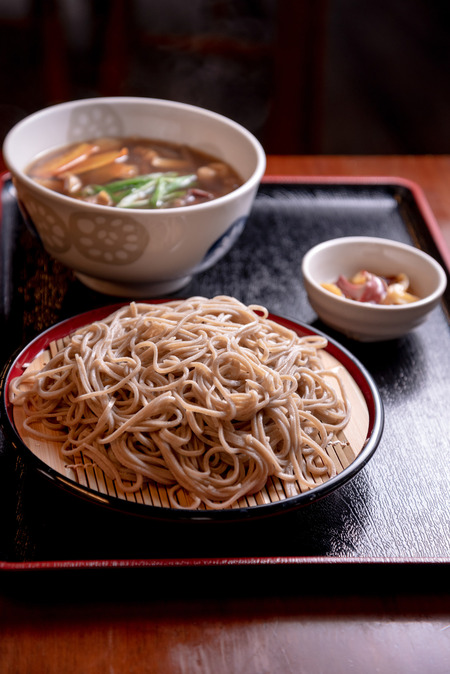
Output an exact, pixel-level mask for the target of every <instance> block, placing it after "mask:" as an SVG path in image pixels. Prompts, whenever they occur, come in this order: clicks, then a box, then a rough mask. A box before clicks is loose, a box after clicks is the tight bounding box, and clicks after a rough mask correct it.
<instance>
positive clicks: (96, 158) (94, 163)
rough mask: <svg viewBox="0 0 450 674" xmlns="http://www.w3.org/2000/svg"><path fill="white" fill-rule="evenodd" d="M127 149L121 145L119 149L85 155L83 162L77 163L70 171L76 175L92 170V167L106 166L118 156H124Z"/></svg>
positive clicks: (118, 157)
mask: <svg viewBox="0 0 450 674" xmlns="http://www.w3.org/2000/svg"><path fill="white" fill-rule="evenodd" d="M127 154H128V150H127V148H126V147H123V148H122V149H121V150H119V151H116V150H111V151H109V152H99V153H98V154H92V155H90V156H89V157H87V158H86V159H85V160H84V161H83V162H81V163H80V164H77V166H75V167H74V168H73V169H72V170H71V171H72V173H75V174H76V175H79V174H80V173H86V172H87V171H93V170H94V169H98V168H101V167H102V166H108V164H112V163H113V162H115V161H117V159H120V157H126V155H127Z"/></svg>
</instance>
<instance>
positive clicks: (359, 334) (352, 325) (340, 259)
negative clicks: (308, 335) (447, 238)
mask: <svg viewBox="0 0 450 674" xmlns="http://www.w3.org/2000/svg"><path fill="white" fill-rule="evenodd" d="M361 270H367V271H369V272H372V273H375V274H379V275H382V276H391V275H392V276H395V275H396V274H400V273H402V272H403V273H405V274H407V276H408V277H409V279H410V282H411V286H412V289H413V292H414V293H415V294H416V295H418V296H419V297H420V298H421V299H420V300H418V301H416V302H411V303H410V304H403V305H395V306H394V305H381V304H368V303H365V302H358V301H355V300H350V299H347V298H345V297H340V296H338V295H335V294H333V293H332V292H330V291H329V290H326V289H325V288H322V286H321V284H322V283H334V282H336V280H337V278H338V277H339V275H341V274H342V275H343V276H345V277H347V278H350V277H352V276H353V275H354V274H356V273H357V272H358V271H361ZM302 273H303V280H304V285H305V288H306V292H307V294H308V298H309V301H310V304H311V306H312V308H313V309H314V311H315V312H316V313H317V315H318V316H319V318H320V319H321V320H322V321H323V322H324V323H325V324H326V325H328V326H330V327H331V328H333V329H335V330H338V331H339V332H341V333H343V334H345V335H347V336H348V337H350V338H352V339H355V340H359V341H364V342H375V341H382V340H388V339H395V338H397V337H400V336H402V335H404V334H406V333H408V332H410V331H411V330H413V329H414V328H415V327H417V326H418V325H420V324H421V323H422V322H423V321H424V320H425V319H426V318H427V316H428V314H429V313H430V311H431V310H432V309H433V308H434V307H435V306H436V305H437V304H438V303H439V301H440V299H441V297H442V295H443V293H444V291H445V288H446V285H447V278H446V274H445V272H444V270H443V269H442V267H441V266H440V264H438V262H436V260H434V259H433V258H432V257H430V256H429V255H427V254H426V253H424V252H423V251H421V250H419V249H417V248H414V247H413V246H410V245H406V244H403V243H399V242H396V241H391V240H389V239H381V238H377V237H365V236H350V237H342V238H339V239H332V240H330V241H324V242H323V243H320V244H318V245H317V246H314V248H311V250H309V251H308V252H307V253H306V255H305V256H304V258H303V262H302Z"/></svg>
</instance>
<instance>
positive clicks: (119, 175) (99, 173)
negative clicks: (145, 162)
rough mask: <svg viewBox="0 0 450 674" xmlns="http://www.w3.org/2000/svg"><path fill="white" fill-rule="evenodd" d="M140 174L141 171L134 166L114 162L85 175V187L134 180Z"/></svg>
mask: <svg viewBox="0 0 450 674" xmlns="http://www.w3.org/2000/svg"><path fill="white" fill-rule="evenodd" d="M138 173H139V169H138V167H137V166H135V165H134V164H124V163H122V162H112V163H111V164H107V165H106V166H100V167H99V168H96V169H92V170H91V171H86V172H85V173H83V184H84V185H103V184H105V183H108V182H111V181H112V180H123V179H125V178H133V177H134V176H136V175H137V174H138Z"/></svg>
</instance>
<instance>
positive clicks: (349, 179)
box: [0, 171, 450, 572]
mask: <svg viewBox="0 0 450 674" xmlns="http://www.w3.org/2000/svg"><path fill="white" fill-rule="evenodd" d="M8 178H9V172H7V171H6V172H4V173H1V174H0V180H1V181H2V183H4V182H5V181H6V180H7V179H8ZM262 182H263V183H291V184H296V183H300V184H319V185H320V184H324V185H327V184H337V185H355V184H356V185H385V184H388V185H392V184H394V185H400V186H402V187H405V188H407V189H408V190H410V192H411V193H412V194H413V196H414V199H415V201H416V204H417V206H418V208H419V210H420V212H421V214H422V217H423V218H424V220H425V222H426V224H427V227H428V229H429V231H430V234H431V236H432V238H433V240H434V242H435V244H436V247H437V248H438V250H439V252H440V254H441V255H442V258H443V260H444V261H445V263H446V265H447V267H448V269H449V270H450V251H449V249H448V247H447V244H446V242H445V240H444V237H443V235H442V232H441V230H440V228H439V225H438V223H437V220H436V218H435V216H434V213H433V211H432V210H431V207H430V205H429V203H428V200H427V198H426V197H425V194H424V192H423V190H422V188H421V187H420V186H419V185H418V184H417V183H415V182H414V181H412V180H409V179H406V178H400V177H392V176H387V177H381V176H378V177H373V176H297V175H295V176H284V175H283V176H279V175H266V176H264V177H263V179H262ZM1 214H2V203H1V199H0V219H1ZM354 564H356V565H358V564H363V565H369V566H375V565H378V564H383V565H389V566H393V565H409V566H414V565H425V566H427V565H431V566H440V565H448V564H450V558H447V557H442V558H420V557H419V558H418V557H393V558H390V557H325V556H312V557H301V556H276V557H266V556H265V557H229V558H228V557H224V558H222V557H217V558H216V557H215V558H192V559H188V558H162V559H105V560H96V559H94V560H55V561H53V560H42V561H30V562H7V561H6V562H5V561H0V571H11V572H14V571H36V570H77V569H79V570H83V569H84V570H103V569H143V568H152V569H156V568H159V569H161V568H163V569H171V568H214V567H220V568H234V567H252V566H253V567H264V566H267V567H273V566H295V565H327V566H351V565H354Z"/></svg>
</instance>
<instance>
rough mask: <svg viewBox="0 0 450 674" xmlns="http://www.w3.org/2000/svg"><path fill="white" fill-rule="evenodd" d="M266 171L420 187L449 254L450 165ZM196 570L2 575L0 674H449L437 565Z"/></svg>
mask: <svg viewBox="0 0 450 674" xmlns="http://www.w3.org/2000/svg"><path fill="white" fill-rule="evenodd" d="M267 174H268V175H301V176H330V175H331V176H396V177H401V178H406V179H408V180H412V181H414V182H416V183H417V184H418V185H419V186H420V187H421V188H422V189H423V191H424V193H425V196H426V198H427V200H428V202H429V204H430V206H431V209H432V211H433V213H434V215H435V218H436V220H437V222H438V224H439V227H440V229H441V231H442V234H443V238H444V239H445V241H446V242H447V243H448V245H449V247H450V189H449V186H450V157H446V156H439V157H431V156H424V157H323V156H320V157H269V158H268V166H267ZM0 522H1V521H0ZM0 530H1V523H0ZM186 571H188V570H184V571H183V570H180V569H172V570H170V571H169V573H167V574H165V573H159V572H155V570H154V569H153V570H152V569H147V570H142V571H141V572H140V573H139V572H138V573H137V574H136V575H134V576H132V577H131V576H129V575H127V573H123V572H122V571H120V570H117V571H116V572H114V571H109V570H96V571H94V572H89V573H87V574H86V573H84V572H80V573H79V574H77V573H74V574H67V573H66V572H64V571H63V572H54V571H50V572H45V571H39V572H37V573H36V574H35V575H32V574H31V575H30V574H29V572H25V574H22V575H20V574H21V573H22V572H17V573H10V572H3V574H2V575H0V671H1V673H2V674H17V673H22V672H23V673H27V674H28V673H29V672H39V673H40V672H58V673H61V672H66V671H71V672H82V673H83V674H90V673H91V672H92V673H94V672H95V674H101V673H103V672H105V673H106V672H108V673H109V674H119V673H120V674H123V673H124V672H127V673H131V672H157V673H160V672H161V673H165V674H172V673H177V674H178V673H179V674H196V673H199V674H200V673H208V672H213V673H214V674H240V673H241V672H245V674H253V673H255V674H282V673H283V674H285V673H294V672H295V673H302V674H303V673H305V674H319V673H320V674H321V673H328V672H333V674H341V673H343V672H345V673H346V674H348V673H350V672H355V674H359V673H363V674H372V673H375V672H377V673H378V674H385V673H386V674H387V673H389V674H398V673H403V672H405V673H406V672H408V674H423V673H425V672H426V673H427V674H447V673H448V672H449V671H450V582H449V580H448V573H447V569H445V568H442V566H440V565H434V566H431V567H427V566H425V567H423V566H419V567H414V566H409V565H408V566H406V567H400V568H394V569H393V568H392V567H391V568H388V569H386V568H384V567H383V565H377V566H374V567H370V566H369V567H364V568H360V567H359V566H358V565H350V567H349V568H347V569H345V570H342V569H340V568H333V566H332V565H329V566H327V568H314V569H312V570H311V572H309V571H307V572H306V574H303V575H302V578H300V574H298V573H297V572H296V570H295V569H283V568H277V570H276V571H274V569H273V568H272V569H257V570H251V569H242V568H241V569H236V570H234V572H230V571H229V570H227V571H224V570H223V569H213V570H212V571H211V570H210V572H209V573H208V574H206V573H203V572H202V571H201V570H198V569H197V570H195V571H191V572H186ZM27 574H28V575H27Z"/></svg>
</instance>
